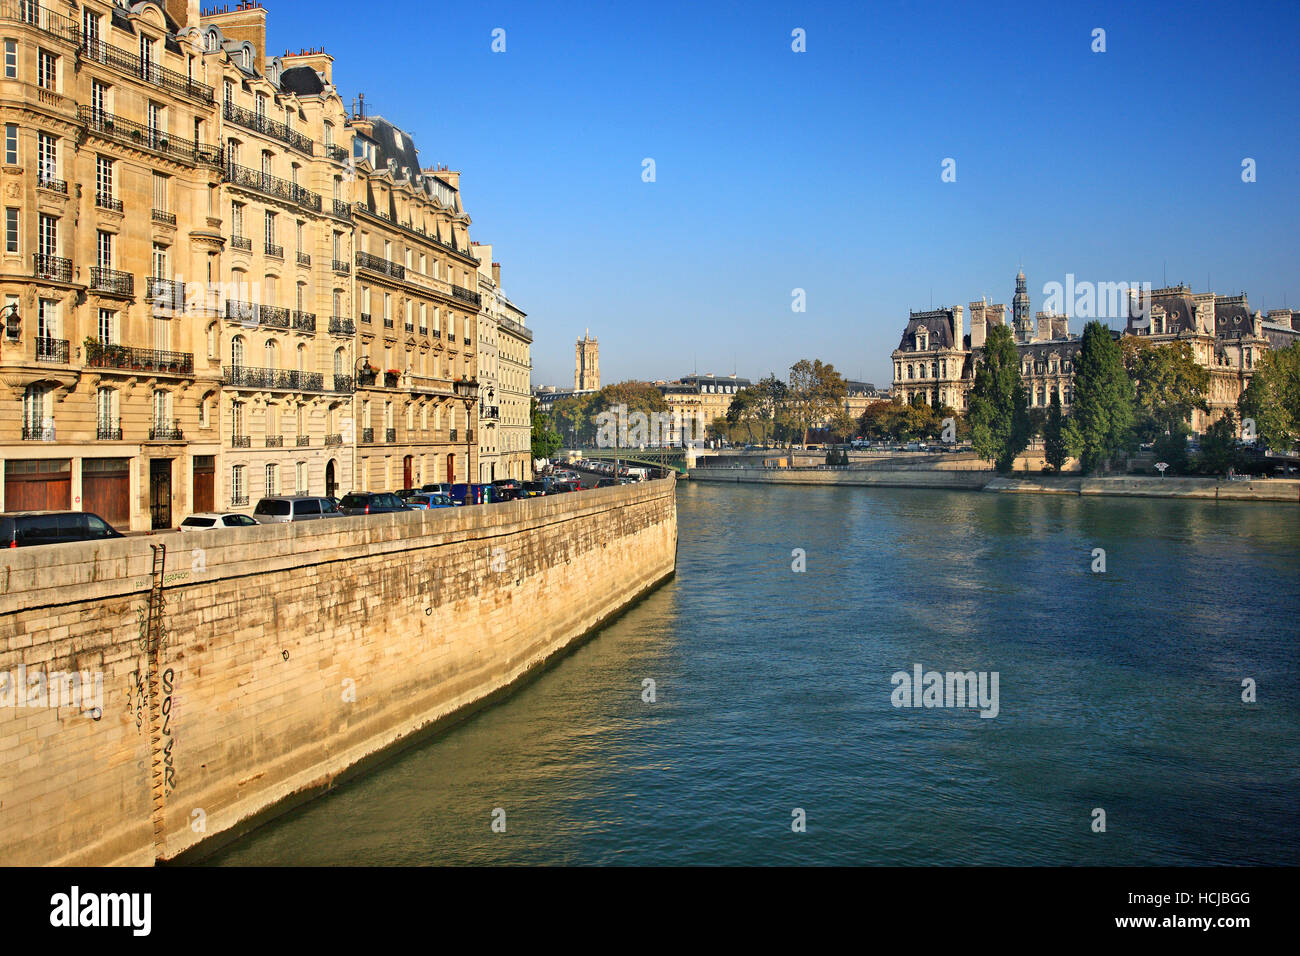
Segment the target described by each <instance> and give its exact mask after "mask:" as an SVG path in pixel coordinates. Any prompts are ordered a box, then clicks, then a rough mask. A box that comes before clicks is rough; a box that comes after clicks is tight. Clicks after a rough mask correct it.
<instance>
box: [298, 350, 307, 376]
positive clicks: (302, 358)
mask: <svg viewBox="0 0 1300 956" xmlns="http://www.w3.org/2000/svg"><path fill="white" fill-rule="evenodd" d="M298 371H300V372H305V371H307V346H306V345H303V344H301V343H299V345H298Z"/></svg>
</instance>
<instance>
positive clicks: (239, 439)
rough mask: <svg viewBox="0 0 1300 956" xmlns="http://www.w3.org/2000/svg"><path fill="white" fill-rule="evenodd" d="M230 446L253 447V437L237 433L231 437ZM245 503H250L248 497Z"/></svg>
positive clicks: (233, 499) (244, 500)
mask: <svg viewBox="0 0 1300 956" xmlns="http://www.w3.org/2000/svg"><path fill="white" fill-rule="evenodd" d="M230 447H231V448H252V447H253V439H252V438H250V437H249V436H247V435H235V436H233V437H232V438H231V439H230ZM230 500H231V501H236V500H238V499H235V498H232V499H230ZM243 503H244V504H248V499H247V498H244V499H243Z"/></svg>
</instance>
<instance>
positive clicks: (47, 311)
mask: <svg viewBox="0 0 1300 956" xmlns="http://www.w3.org/2000/svg"><path fill="white" fill-rule="evenodd" d="M36 337H37V338H38V339H57V338H60V335H59V303H57V302H54V301H51V300H50V299H38V300H37V303H36Z"/></svg>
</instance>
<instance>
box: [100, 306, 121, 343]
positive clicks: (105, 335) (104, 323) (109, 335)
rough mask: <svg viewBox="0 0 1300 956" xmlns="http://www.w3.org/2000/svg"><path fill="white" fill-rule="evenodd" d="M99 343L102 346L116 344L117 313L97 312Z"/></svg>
mask: <svg viewBox="0 0 1300 956" xmlns="http://www.w3.org/2000/svg"><path fill="white" fill-rule="evenodd" d="M99 341H100V342H102V343H103V344H104V345H115V344H116V343H117V313H116V312H114V311H113V310H112V309H100V310H99Z"/></svg>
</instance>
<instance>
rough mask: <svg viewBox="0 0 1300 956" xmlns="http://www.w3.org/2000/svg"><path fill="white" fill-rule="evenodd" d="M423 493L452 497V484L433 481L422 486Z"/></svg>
mask: <svg viewBox="0 0 1300 956" xmlns="http://www.w3.org/2000/svg"><path fill="white" fill-rule="evenodd" d="M420 490H421V491H427V492H429V493H430V494H434V495H450V494H451V483H450V482H446V481H431V482H428V483H426V484H423V485H421V486H420Z"/></svg>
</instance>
